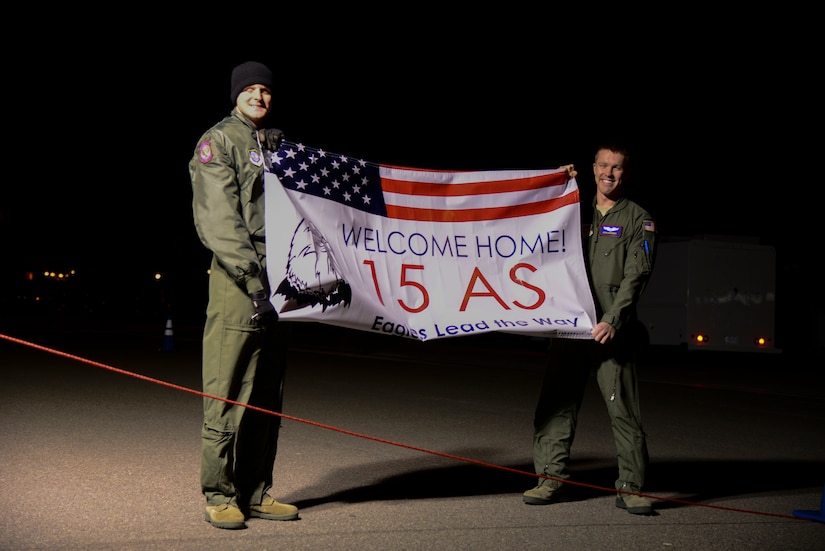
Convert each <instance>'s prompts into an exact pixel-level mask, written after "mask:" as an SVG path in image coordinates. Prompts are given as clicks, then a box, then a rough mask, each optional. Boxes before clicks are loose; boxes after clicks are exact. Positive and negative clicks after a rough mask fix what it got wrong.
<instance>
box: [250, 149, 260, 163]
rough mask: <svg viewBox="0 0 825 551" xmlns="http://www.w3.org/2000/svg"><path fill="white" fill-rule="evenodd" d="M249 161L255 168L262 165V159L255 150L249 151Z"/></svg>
mask: <svg viewBox="0 0 825 551" xmlns="http://www.w3.org/2000/svg"><path fill="white" fill-rule="evenodd" d="M249 160H250V161H251V162H252V164H253V165H255V166H261V165H262V164H264V158H263V157H261V154H260V153H258V150H257V149H250V150H249Z"/></svg>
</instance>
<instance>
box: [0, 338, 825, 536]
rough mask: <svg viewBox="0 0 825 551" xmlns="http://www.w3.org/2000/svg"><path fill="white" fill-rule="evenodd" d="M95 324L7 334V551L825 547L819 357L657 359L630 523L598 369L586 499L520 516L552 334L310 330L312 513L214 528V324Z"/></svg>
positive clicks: (824, 387)
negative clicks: (207, 513) (420, 337)
mask: <svg viewBox="0 0 825 551" xmlns="http://www.w3.org/2000/svg"><path fill="white" fill-rule="evenodd" d="M94 325H95V324H63V325H61V326H57V325H52V326H49V324H47V323H42V324H37V325H34V326H27V327H22V326H10V325H7V326H5V327H4V326H2V325H0V329H2V331H0V334H2V338H0V363H1V364H2V365H0V377H1V378H2V379H0V380H2V384H0V412H1V413H0V415H2V423H0V442H2V446H1V447H0V484H2V488H3V489H4V507H3V513H2V515H0V519H2V520H0V523H2V524H1V526H2V529H0V549H3V550H14V551H22V550H46V549H48V550H75V549H78V550H79V549H83V550H109V549H111V550H118V551H126V550H141V551H149V550H198V551H202V550H204V549H232V550H251V549H256V550H261V549H265V550H276V549H293V550H295V549H313V550H316V549H336V550H360V551H369V550H383V551H386V550H418V549H427V550H441V549H443V550H447V549H449V550H465V549H466V550H488V549H489V550H509V549H518V550H533V549H535V550H539V549H541V550H546V549H564V550H568V551H576V550H585V549H586V550H592V549H611V550H618V549H632V550H648V549H650V550H661V549H674V550H703V551H707V550H715V549H735V550H751V549H752V550H760V551H766V550H767V551H770V550H783V551H791V550H821V549H823V548H825V522H823V521H821V520H817V519H816V514H818V513H820V512H822V509H821V507H822V506H823V491H825V384H824V383H825V368H823V367H822V362H821V359H820V360H818V361H817V363H818V364H819V365H812V363H811V362H810V361H803V360H801V359H798V358H792V357H788V356H785V355H783V354H758V353H757V354H754V353H742V354H739V353H712V352H702V351H700V352H687V351H684V350H678V349H677V350H666V349H661V350H651V351H650V353H649V354H648V355H647V356H646V357H645V359H644V362H643V364H642V366H641V367H640V378H641V395H642V412H643V416H644V423H645V430H646V432H647V434H648V445H649V448H650V456H651V465H650V471H649V477H648V478H649V479H648V484H647V486H646V488H645V489H644V491H645V494H646V495H648V496H649V497H651V499H652V500H653V502H654V507H655V514H654V515H651V516H635V515H630V514H628V513H627V512H626V511H624V510H621V509H618V508H616V506H615V493H614V492H613V491H612V487H613V480H614V478H615V476H616V465H615V448H614V445H613V441H612V437H611V432H610V427H609V419H608V417H607V413H606V411H605V408H604V404H603V403H602V402H601V398H600V396H599V394H598V390H597V388H596V386H595V381H594V380H593V379H592V378H591V385H590V386H589V387H588V391H587V394H586V396H585V400H584V404H583V408H582V412H581V415H580V420H579V430H578V434H577V437H576V441H575V443H574V446H573V457H572V461H571V465H570V467H571V471H572V473H573V477H574V478H573V481H572V483H571V485H572V487H573V500H572V501H570V502H567V503H559V504H553V505H548V506H530V505H525V504H523V503H522V500H521V493H522V492H523V491H524V490H526V489H528V488H530V487H532V486H533V485H534V483H535V477H534V476H533V469H532V460H531V435H532V415H533V408H534V406H535V400H536V398H537V396H538V390H539V384H540V381H541V370H542V365H543V364H542V361H543V353H542V352H543V344H542V343H541V341H539V340H536V339H530V338H527V337H524V336H517V335H503V334H487V335H483V336H480V337H458V338H450V339H439V340H436V341H431V342H426V343H419V342H411V341H405V340H402V339H400V338H396V337H388V336H383V335H371V334H369V333H365V332H355V331H350V330H344V329H338V328H331V327H329V326H320V325H316V324H310V323H301V324H296V325H295V327H293V333H294V335H293V339H292V347H291V348H290V362H291V364H290V368H289V372H288V375H287V381H286V389H285V400H286V402H285V412H284V413H285V417H284V419H283V422H282V426H283V428H282V431H281V438H280V445H279V451H278V458H277V461H276V464H275V481H276V482H275V489H274V491H273V494H274V496H275V497H276V498H277V499H278V500H280V501H283V502H288V503H293V504H295V505H297V506H298V507H299V509H300V519H299V520H297V521H291V522H277V521H267V520H260V519H252V520H250V521H249V522H248V526H247V528H246V529H244V530H221V529H217V528H214V527H212V526H211V525H209V524H208V523H207V522H205V521H204V519H203V508H204V501H203V498H202V496H201V494H200V489H199V478H198V477H199V472H198V469H199V450H200V424H201V415H202V410H201V401H202V397H201V395H200V388H201V383H200V363H199V358H200V342H199V337H200V335H199V331H200V328H199V327H197V326H189V327H174V328H173V330H172V335H164V333H165V327H164V323H163V322H159V323H158V325H157V327H154V326H153V327H145V326H143V327H130V328H125V327H122V326H121V324H119V323H109V324H99V326H94ZM800 514H801V515H802V516H800ZM810 514H814V517H815V518H814V519H810V518H806V517H805V515H810Z"/></svg>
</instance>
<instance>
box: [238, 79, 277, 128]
mask: <svg viewBox="0 0 825 551" xmlns="http://www.w3.org/2000/svg"><path fill="white" fill-rule="evenodd" d="M235 105H236V106H237V107H238V111H240V112H241V114H242V115H243V116H245V117H246V118H247V119H249V120H250V121H252V124H254V125H255V127H257V128H262V126H263V121H264V119H265V118H266V116H267V115H269V112H270V111H271V109H272V90H270V89H269V86H264V85H263V84H250V85H249V86H247V87H246V88H244V89H243V90H241V93H240V94H238V99H237V100H235Z"/></svg>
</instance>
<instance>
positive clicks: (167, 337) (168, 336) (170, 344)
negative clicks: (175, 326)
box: [160, 315, 175, 352]
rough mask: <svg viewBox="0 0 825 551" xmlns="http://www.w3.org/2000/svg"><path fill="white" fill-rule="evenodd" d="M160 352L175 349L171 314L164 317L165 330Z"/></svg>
mask: <svg viewBox="0 0 825 551" xmlns="http://www.w3.org/2000/svg"><path fill="white" fill-rule="evenodd" d="M160 351H161V352H174V351H175V333H174V331H172V316H171V315H170V316H169V317H168V318H166V330H165V331H164V332H163V345H162V346H161V347H160Z"/></svg>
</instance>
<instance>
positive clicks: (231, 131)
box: [189, 109, 287, 507]
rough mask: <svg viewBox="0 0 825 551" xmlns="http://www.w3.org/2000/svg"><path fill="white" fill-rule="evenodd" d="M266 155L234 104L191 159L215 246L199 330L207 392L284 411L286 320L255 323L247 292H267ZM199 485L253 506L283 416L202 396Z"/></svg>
mask: <svg viewBox="0 0 825 551" xmlns="http://www.w3.org/2000/svg"><path fill="white" fill-rule="evenodd" d="M262 155H263V152H262V151H261V149H260V146H259V143H258V141H257V138H256V134H255V128H254V126H253V125H252V124H251V123H250V122H249V121H248V120H247V119H245V118H244V117H243V116H242V115H240V113H239V112H238V111H237V110H236V109H233V110H232V112H231V114H230V115H228V116H227V117H225V118H224V119H223V120H222V121H220V122H219V123H217V124H216V125H214V126H213V127H212V128H210V129H209V130H207V131H206V132H205V133H204V134H203V136H201V138H200V140H199V141H198V146H197V148H196V150H195V153H194V156H193V158H192V160H191V161H190V163H189V173H190V177H191V180H192V191H193V201H192V206H193V216H194V222H195V229H196V231H197V233H198V236H199V237H200V239H201V241H202V243H203V244H204V245H205V246H206V248H207V249H209V250H210V251H212V253H213V254H212V264H211V271H210V276H209V303H208V305H207V309H206V322H205V327H204V332H203V359H202V362H203V363H202V376H203V392H204V393H205V394H207V395H208V396H216V397H219V398H225V399H228V400H231V401H234V402H238V403H241V404H250V405H254V406H257V407H259V408H263V409H265V410H269V411H275V412H278V413H280V412H281V409H282V399H283V383H284V373H285V369H286V348H287V344H286V340H287V338H286V335H285V331H286V330H287V329H286V326H285V325H284V324H283V323H280V322H279V323H275V324H270V325H269V326H267V327H265V328H263V327H259V326H258V325H257V324H256V323H255V322H254V321H253V320H252V319H251V317H252V314H253V313H254V307H253V305H252V301H251V299H250V297H249V293H252V292H256V291H261V290H264V291H267V292H269V284H268V281H267V274H266V246H265V229H264V182H263V174H264V164H263V156H262ZM203 414H204V417H203V426H202V431H201V436H202V439H201V442H202V445H201V489H202V491H203V494H204V496H205V497H206V501H207V505H220V504H222V503H232V504H236V505H238V506H239V507H246V506H248V505H249V504H253V505H257V504H260V503H261V499H262V498H263V496H264V494H265V493H266V492H267V490H268V489H269V488H270V487H271V486H272V483H273V467H274V463H275V455H276V451H277V443H278V432H279V428H280V421H281V419H280V418H279V417H278V416H275V415H271V414H266V413H262V412H257V411H255V410H249V409H247V408H245V407H243V406H238V405H234V404H231V403H228V402H225V401H222V400H216V399H213V398H209V397H205V398H204V400H203Z"/></svg>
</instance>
